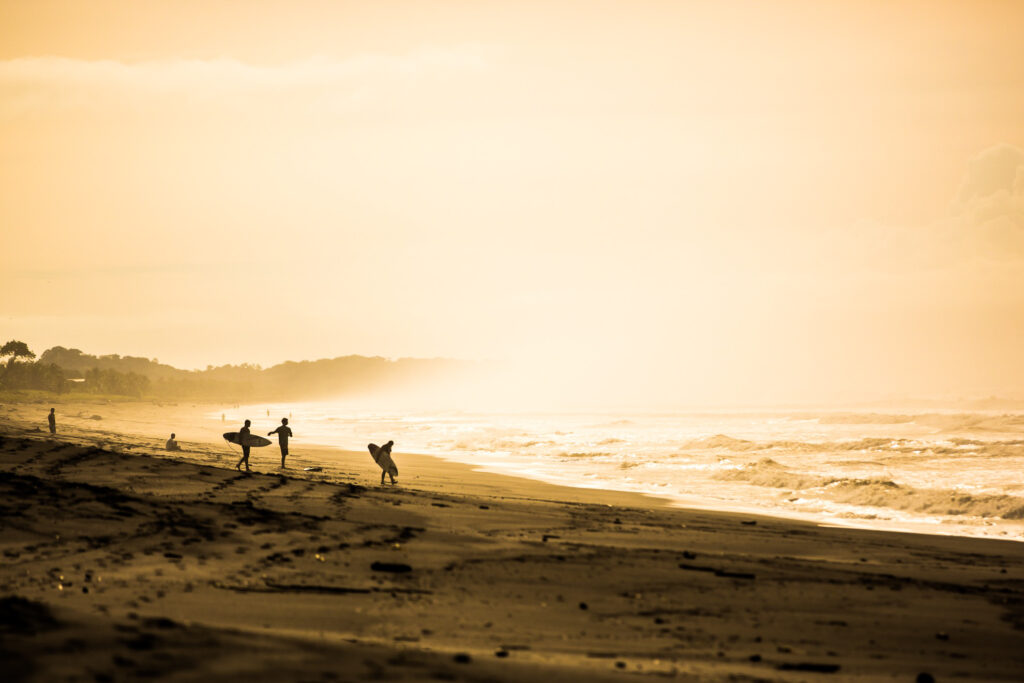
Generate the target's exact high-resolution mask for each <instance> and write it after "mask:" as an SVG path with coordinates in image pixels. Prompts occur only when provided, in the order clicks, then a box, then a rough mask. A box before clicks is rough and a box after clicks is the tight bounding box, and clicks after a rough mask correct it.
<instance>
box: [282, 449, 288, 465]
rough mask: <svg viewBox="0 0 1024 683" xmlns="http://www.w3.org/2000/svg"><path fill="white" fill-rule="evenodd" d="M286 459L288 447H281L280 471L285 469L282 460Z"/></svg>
mask: <svg viewBox="0 0 1024 683" xmlns="http://www.w3.org/2000/svg"><path fill="white" fill-rule="evenodd" d="M287 457H288V447H287V446H281V469H282V470H283V469H285V464H284V459H285V458H287Z"/></svg>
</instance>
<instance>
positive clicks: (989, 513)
mask: <svg viewBox="0 0 1024 683" xmlns="http://www.w3.org/2000/svg"><path fill="white" fill-rule="evenodd" d="M715 478H716V479H721V480H731V481H743V482H745V483H748V484H752V485H754V486H764V487H771V488H779V489H787V490H791V491H793V492H799V493H800V495H801V496H804V497H813V498H818V499H824V500H829V501H832V502H836V503H843V504H846V505H857V506H863V507H873V508H885V509H889V510H900V511H904V512H914V513H921V514H928V515H942V516H971V517H983V518H989V519H1006V520H1022V519H1024V498H1022V497H1018V496H1010V495H1005V494H971V493H965V492H963V491H956V490H952V489H918V488H913V487H910V486H905V485H902V484H897V483H896V482H893V481H891V480H888V479H851V478H844V477H823V476H820V475H813V474H805V473H801V472H796V471H793V470H792V469H790V468H788V467H786V466H785V465H782V464H780V463H778V462H775V461H774V460H772V459H771V458H762V459H761V460H758V461H757V462H754V463H750V464H748V465H741V466H739V467H736V468H734V469H730V470H727V471H725V472H721V473H719V474H717V475H716V477H715Z"/></svg>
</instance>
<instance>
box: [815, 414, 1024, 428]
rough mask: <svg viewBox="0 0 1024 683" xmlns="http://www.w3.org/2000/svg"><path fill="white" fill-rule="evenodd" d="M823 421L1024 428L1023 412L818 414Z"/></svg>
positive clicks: (820, 420)
mask: <svg viewBox="0 0 1024 683" xmlns="http://www.w3.org/2000/svg"><path fill="white" fill-rule="evenodd" d="M817 420H818V423H819V424H823V425H895V424H909V423H915V424H919V425H923V426H926V427H934V428H936V429H941V430H944V431H965V430H981V431H1000V432H1014V431H1021V430H1022V429H1024V415H1022V414H1020V413H1009V414H1004V415H989V414H984V413H919V414H896V413H832V414H827V415H818V416H817Z"/></svg>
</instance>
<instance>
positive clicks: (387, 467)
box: [367, 441, 398, 486]
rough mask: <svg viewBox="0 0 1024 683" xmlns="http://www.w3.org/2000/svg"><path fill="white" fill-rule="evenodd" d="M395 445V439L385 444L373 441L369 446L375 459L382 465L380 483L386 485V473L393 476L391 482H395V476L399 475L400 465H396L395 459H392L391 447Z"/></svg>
mask: <svg viewBox="0 0 1024 683" xmlns="http://www.w3.org/2000/svg"><path fill="white" fill-rule="evenodd" d="M394 445H395V442H394V441H388V442H387V443H386V444H384V445H383V446H378V445H377V444H375V443H371V444H369V445H368V446H367V448H368V449H369V450H370V455H371V456H373V461H374V462H375V463H377V465H379V466H380V485H381V486H383V485H384V475H387V476H389V477H391V483H392V484H395V483H396V482H395V477H397V476H398V467H396V466H395V461H394V460H392V459H391V447H392V446H394Z"/></svg>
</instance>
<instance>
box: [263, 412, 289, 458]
mask: <svg viewBox="0 0 1024 683" xmlns="http://www.w3.org/2000/svg"><path fill="white" fill-rule="evenodd" d="M274 434H277V443H278V445H279V446H281V469H285V464H284V459H285V458H287V457H288V437H290V436H291V435H292V428H291V427H289V426H288V418H287V417H282V418H281V426H280V427H278V428H277V429H275V430H274V431H272V432H267V436H273V435H274Z"/></svg>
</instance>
